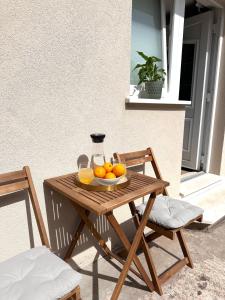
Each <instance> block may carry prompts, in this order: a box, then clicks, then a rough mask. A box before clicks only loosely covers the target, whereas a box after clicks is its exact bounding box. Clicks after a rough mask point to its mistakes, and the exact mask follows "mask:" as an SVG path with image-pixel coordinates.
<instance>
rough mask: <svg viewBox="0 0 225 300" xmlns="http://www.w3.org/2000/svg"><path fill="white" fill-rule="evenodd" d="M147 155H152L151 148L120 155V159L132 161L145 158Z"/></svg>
mask: <svg viewBox="0 0 225 300" xmlns="http://www.w3.org/2000/svg"><path fill="white" fill-rule="evenodd" d="M115 154H116V153H115ZM147 155H151V152H150V149H149V148H148V149H145V150H141V151H135V152H127V153H122V154H120V158H121V159H123V158H125V159H126V160H130V159H135V158H141V157H145V156H147ZM114 156H115V155H114Z"/></svg>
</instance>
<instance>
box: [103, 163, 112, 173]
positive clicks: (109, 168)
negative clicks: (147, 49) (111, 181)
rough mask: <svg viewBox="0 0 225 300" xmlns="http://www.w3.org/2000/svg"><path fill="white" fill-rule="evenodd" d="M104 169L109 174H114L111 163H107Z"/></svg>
mask: <svg viewBox="0 0 225 300" xmlns="http://www.w3.org/2000/svg"><path fill="white" fill-rule="evenodd" d="M104 168H105V170H106V172H107V173H108V172H112V169H113V165H112V164H111V163H110V162H106V163H104Z"/></svg>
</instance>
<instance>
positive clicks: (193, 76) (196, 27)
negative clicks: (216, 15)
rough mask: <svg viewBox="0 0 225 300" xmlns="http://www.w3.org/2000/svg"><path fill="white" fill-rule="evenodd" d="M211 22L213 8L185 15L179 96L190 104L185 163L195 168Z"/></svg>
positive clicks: (204, 94) (199, 150) (200, 132)
mask: <svg viewBox="0 0 225 300" xmlns="http://www.w3.org/2000/svg"><path fill="white" fill-rule="evenodd" d="M212 25H213V15H212V12H206V13H203V14H200V15H197V16H194V17H191V18H188V19H185V24H184V38H183V40H184V42H183V51H182V63H181V78H180V94H179V99H180V100H186V101H190V105H188V106H186V113H185V123H184V140H183V153H182V166H183V167H186V168H189V169H192V170H199V169H200V159H201V157H200V154H201V142H202V133H203V129H204V128H203V117H204V107H205V98H206V95H207V79H208V67H209V58H210V48H211V47H210V46H211V37H212Z"/></svg>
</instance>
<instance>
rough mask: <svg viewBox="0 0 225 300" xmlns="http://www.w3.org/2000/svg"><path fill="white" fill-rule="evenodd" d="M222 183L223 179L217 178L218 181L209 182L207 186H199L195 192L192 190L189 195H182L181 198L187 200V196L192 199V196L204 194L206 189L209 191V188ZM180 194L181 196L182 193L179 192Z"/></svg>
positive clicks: (223, 182) (224, 182)
mask: <svg viewBox="0 0 225 300" xmlns="http://www.w3.org/2000/svg"><path fill="white" fill-rule="evenodd" d="M222 184H225V181H224V179H220V180H218V181H216V182H214V183H211V184H210V185H207V186H206V187H204V188H201V189H200V190H198V191H195V192H193V193H190V194H189V195H187V196H184V197H183V198H182V200H188V198H191V200H192V199H193V198H195V197H197V196H200V195H204V194H205V193H206V192H207V191H210V190H212V189H213V188H215V187H218V186H220V185H222ZM180 195H181V196H182V194H180Z"/></svg>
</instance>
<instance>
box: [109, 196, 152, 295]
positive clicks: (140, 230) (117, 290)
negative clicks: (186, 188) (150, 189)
mask: <svg viewBox="0 0 225 300" xmlns="http://www.w3.org/2000/svg"><path fill="white" fill-rule="evenodd" d="M155 197H156V194H155V193H152V194H151V196H150V197H149V201H148V203H147V205H146V208H145V211H144V214H143V217H142V220H141V222H140V224H139V227H138V229H137V232H136V234H135V236H134V239H133V243H132V245H130V242H129V240H128V239H127V237H126V235H125V234H124V232H123V230H122V228H121V227H120V225H119V224H118V222H117V221H116V219H115V217H114V216H113V214H112V213H108V214H106V217H107V219H108V221H109V222H110V224H111V225H112V227H113V229H114V230H115V232H116V233H117V235H118V236H119V237H120V239H121V241H122V242H123V244H124V246H125V248H127V250H128V251H129V253H128V256H127V260H126V262H125V264H124V267H123V270H122V272H121V274H120V276H119V279H118V282H117V284H116V287H115V289H114V291H113V294H112V297H111V300H117V299H118V297H119V294H120V291H121V289H122V286H123V284H124V281H125V278H126V276H127V273H128V271H129V267H130V265H131V263H132V261H134V262H135V263H137V262H138V263H140V261H139V259H138V257H137V255H136V251H137V248H138V246H139V244H140V241H141V238H142V235H143V232H144V228H145V226H146V223H147V220H148V217H149V214H150V211H151V209H152V206H153V203H154V200H155ZM140 265H141V263H140ZM139 267H140V266H139ZM142 268H143V267H142V265H141V269H142ZM139 271H140V270H139ZM143 271H144V272H143ZM141 274H142V275H143V276H144V277H145V279H146V281H147V282H146V284H147V285H148V287H149V288H150V290H152V284H151V281H150V279H149V277H148V275H147V273H146V272H145V270H144V268H143V270H141ZM149 282H150V285H149V284H148V283H149Z"/></svg>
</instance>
